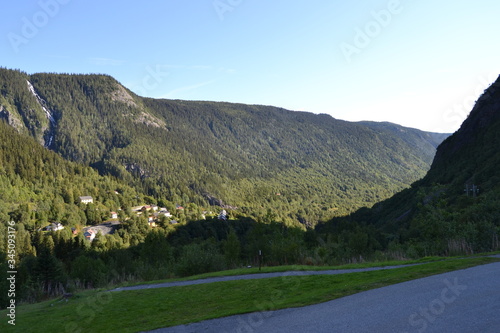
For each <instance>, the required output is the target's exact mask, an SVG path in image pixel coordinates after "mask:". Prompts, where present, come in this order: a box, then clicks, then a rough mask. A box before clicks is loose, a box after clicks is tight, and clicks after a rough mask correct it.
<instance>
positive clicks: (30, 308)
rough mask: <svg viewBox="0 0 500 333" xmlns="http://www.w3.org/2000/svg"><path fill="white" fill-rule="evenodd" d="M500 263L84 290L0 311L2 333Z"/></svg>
mask: <svg viewBox="0 0 500 333" xmlns="http://www.w3.org/2000/svg"><path fill="white" fill-rule="evenodd" d="M494 261H500V259H496V258H466V259H451V260H446V261H439V262H431V263H425V264H422V265H418V266H410V267H402V268H397V269H391V270H381V271H370V272H362V273H350V274H341V275H319V276H298V277H291V276H285V275H284V276H283V277H277V278H270V279H262V280H240V281H228V282H218V283H210V284H204V285H203V284H202V285H193V286H184V287H172V288H160V289H149V290H147V289H146V290H137V291H122V292H108V291H99V292H97V291H87V292H82V293H80V294H78V295H76V296H74V297H73V298H72V299H70V300H69V301H67V302H66V301H57V300H56V301H54V300H52V301H47V302H42V303H38V304H31V305H24V306H20V307H18V308H17V309H16V310H17V311H16V326H15V327H12V326H10V325H8V324H7V320H8V317H6V311H5V310H3V311H0V318H3V319H2V321H1V322H0V331H1V332H23V331H24V332H33V333H36V332H138V331H143V330H151V329H155V328H159V327H166V326H174V325H180V324H185V323H190V322H196V321H201V320H205V319H211V318H218V317H223V316H229V315H234V314H240V313H247V312H255V311H262V310H277V309H282V308H288V307H298V306H304V305H310V304H315V303H320V302H325V301H328V300H332V299H335V298H339V297H343V296H347V295H351V294H354V293H357V292H361V291H365V290H369V289H373V288H379V287H383V286H387V285H391V284H395V283H399V282H404V281H408V280H413V279H417V278H422V277H425V276H430V275H434V274H439V273H444V272H449V271H453V270H457V269H463V268H468V267H472V266H476V265H481V264H487V263H491V262H494Z"/></svg>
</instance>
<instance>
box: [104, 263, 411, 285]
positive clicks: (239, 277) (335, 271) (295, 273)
mask: <svg viewBox="0 0 500 333" xmlns="http://www.w3.org/2000/svg"><path fill="white" fill-rule="evenodd" d="M414 265H419V264H409V265H399V266H385V267H369V268H355V269H331V270H322V271H290V272H277V273H257V274H246V275H235V276H221V277H214V278H206V279H200V280H190V281H176V282H162V283H155V284H141V285H137V286H130V287H119V288H115V289H112V290H110V291H123V290H140V289H155V288H168V287H180V286H189V285H193V284H205V283H212V282H224V281H233V280H255V279H268V278H273V277H287V276H303V275H336V274H346V273H358V272H368V271H378V270H382V269H393V268H400V267H406V266H414Z"/></svg>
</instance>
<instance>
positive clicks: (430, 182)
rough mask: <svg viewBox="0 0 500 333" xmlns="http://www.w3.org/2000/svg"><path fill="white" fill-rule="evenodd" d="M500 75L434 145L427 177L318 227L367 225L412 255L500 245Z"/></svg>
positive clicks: (324, 229) (388, 245) (337, 228)
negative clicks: (453, 129)
mask: <svg viewBox="0 0 500 333" xmlns="http://www.w3.org/2000/svg"><path fill="white" fill-rule="evenodd" d="M499 165H500V78H499V79H497V81H496V82H495V83H493V84H492V85H491V86H490V87H489V88H488V89H487V90H486V91H485V92H484V94H483V95H482V96H481V97H480V98H479V99H478V101H477V102H476V105H475V106H474V108H473V109H472V111H471V113H470V114H469V116H468V118H467V119H466V120H465V121H464V123H463V124H462V126H461V127H460V129H459V130H458V131H457V132H455V133H454V134H453V135H451V136H450V137H448V138H447V139H446V140H444V142H443V143H442V144H441V145H440V146H439V147H438V149H437V152H436V156H435V158H434V161H433V163H432V166H431V168H430V170H429V172H428V173H427V175H426V176H425V177H424V178H423V179H421V180H420V181H417V182H415V183H414V184H413V185H412V186H411V188H410V189H406V190H404V191H402V192H400V193H398V194H396V195H394V196H393V197H392V198H390V199H388V200H385V201H383V202H381V203H378V204H376V205H374V206H373V208H372V209H361V210H359V211H357V212H356V213H354V214H352V215H351V216H348V217H344V218H339V219H334V220H333V221H331V222H330V223H327V224H325V225H321V226H319V227H318V231H319V232H321V233H329V232H332V231H335V232H339V231H341V230H354V229H356V228H369V229H370V228H371V229H370V230H372V231H373V232H372V234H377V235H378V240H379V241H380V242H381V243H384V246H382V248H384V247H386V248H389V249H391V248H392V249H393V250H395V251H402V252H404V253H409V254H410V255H412V256H421V255H428V254H464V253H474V252H478V251H491V250H498V249H500V245H499V235H500V209H499V207H500V168H499Z"/></svg>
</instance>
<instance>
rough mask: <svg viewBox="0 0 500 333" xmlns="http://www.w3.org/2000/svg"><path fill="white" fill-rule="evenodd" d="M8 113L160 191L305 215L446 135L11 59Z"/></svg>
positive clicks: (52, 142) (421, 163) (22, 126)
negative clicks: (149, 93) (162, 94)
mask: <svg viewBox="0 0 500 333" xmlns="http://www.w3.org/2000/svg"><path fill="white" fill-rule="evenodd" d="M0 118H3V119H5V120H6V122H7V123H8V124H9V125H10V126H12V127H13V128H15V129H16V131H17V132H18V133H21V134H24V135H30V136H32V137H33V138H35V139H36V140H37V141H38V142H39V143H40V144H42V145H44V146H45V147H47V148H48V149H50V150H53V151H55V152H57V153H58V154H60V155H61V156H62V157H64V158H66V159H68V160H71V161H74V162H78V163H82V164H84V165H89V166H92V167H94V168H95V169H97V170H98V171H99V172H100V173H101V174H103V175H111V176H114V177H116V178H118V179H121V180H123V181H125V182H126V183H128V184H131V185H132V186H135V187H136V188H137V189H138V190H140V191H141V192H145V193H147V194H149V195H151V196H153V197H155V198H165V199H167V200H169V201H171V202H173V203H176V204H179V205H188V204H192V205H197V206H201V207H204V206H207V205H216V206H222V207H224V208H235V207H237V208H238V212H239V213H242V214H247V215H253V216H254V217H256V218H258V219H266V218H267V219H274V220H280V221H283V222H287V223H291V224H293V223H296V221H300V222H301V223H303V224H305V225H309V226H310V225H313V224H315V223H316V222H317V221H318V220H326V219H329V218H331V217H332V216H339V215H344V214H347V213H349V212H352V211H354V210H355V209H357V208H359V207H363V206H371V205H373V204H374V203H375V202H378V201H380V200H383V199H385V198H388V197H389V196H391V195H392V194H394V193H396V192H397V191H399V190H401V189H403V188H406V187H408V186H409V185H410V184H411V183H413V182H414V181H416V180H418V179H420V178H421V177H423V176H424V175H425V172H426V171H427V170H428V168H429V165H430V163H431V161H432V158H433V156H434V153H435V147H436V146H437V144H439V143H440V142H441V141H442V140H443V139H444V137H446V135H442V134H434V133H426V132H422V131H419V130H415V129H410V128H405V127H402V126H398V125H395V124H390V123H370V122H361V123H351V122H346V121H342V120H337V119H334V118H332V117H331V116H329V115H324V114H320V115H316V114H312V113H307V112H294V111H289V110H285V109H282V108H278V107H272V106H262V105H245V104H234V103H223V102H201V101H200V102H198V101H180V100H165V99H151V98H143V97H140V96H137V95H135V94H134V93H133V92H131V91H130V90H128V89H127V88H125V87H124V86H122V85H121V84H120V83H119V82H118V81H116V80H115V79H113V78H112V77H110V76H106V75H69V74H47V73H41V74H34V75H28V74H26V73H23V72H20V71H14V70H8V69H0Z"/></svg>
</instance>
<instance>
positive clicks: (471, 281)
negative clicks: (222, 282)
mask: <svg viewBox="0 0 500 333" xmlns="http://www.w3.org/2000/svg"><path fill="white" fill-rule="evenodd" d="M263 307H264V308H265V305H263ZM174 332H175V333H188V332H204V333H209V332H217V333H224V332H237V333H253V332H266V333H267V332H287V333H293V332H300V333H303V332H314V333H321V332H328V333H332V332H343V333H346V332H347V333H348V332H356V333H357V332H384V333H385V332H398V333H402V332H440V333H441V332H453V333H457V332H458V333H460V332H482V333H484V332H491V333H498V332H500V263H492V264H488V265H482V266H476V267H472V268H468V269H464V270H459V271H454V272H449V273H445V274H439V275H434V276H430V277H426V278H422V279H418V280H412V281H408V282H404V283H399V284H396V285H391V286H387V287H383V288H379V289H373V290H369V291H365V292H361V293H358V294H355V295H351V296H347V297H343V298H339V299H336V300H333V301H329V302H325V303H321V304H316V305H310V306H305V307H301V308H292V309H284V310H278V311H264V312H256V313H251V314H245V315H237V316H231V317H226V318H220V319H213V320H207V321H203V322H200V323H195V324H190V325H182V326H176V327H170V328H162V329H158V330H154V331H150V333H174Z"/></svg>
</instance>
